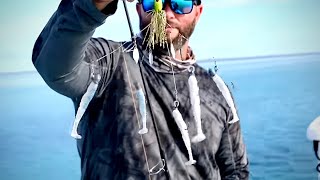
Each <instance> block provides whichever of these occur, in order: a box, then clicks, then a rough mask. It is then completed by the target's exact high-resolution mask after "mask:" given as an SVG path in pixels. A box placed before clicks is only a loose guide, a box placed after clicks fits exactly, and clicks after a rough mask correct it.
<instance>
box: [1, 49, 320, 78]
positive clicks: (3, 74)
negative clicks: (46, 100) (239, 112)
mask: <svg viewBox="0 0 320 180" xmlns="http://www.w3.org/2000/svg"><path fill="white" fill-rule="evenodd" d="M312 55H316V56H320V52H308V53H293V54H273V55H261V56H246V57H229V58H214V57H213V58H211V59H203V60H198V63H200V64H202V63H212V62H214V61H217V62H228V61H241V60H242V61H243V60H245V61H250V60H258V59H270V58H282V57H297V56H312ZM34 73H37V71H35V70H30V71H7V72H6V71H4V72H0V76H5V75H18V74H34Z"/></svg>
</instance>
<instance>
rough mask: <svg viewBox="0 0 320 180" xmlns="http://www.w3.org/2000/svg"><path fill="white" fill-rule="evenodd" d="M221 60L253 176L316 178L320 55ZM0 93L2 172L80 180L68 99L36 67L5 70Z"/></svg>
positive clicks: (2, 175) (12, 176)
mask: <svg viewBox="0 0 320 180" xmlns="http://www.w3.org/2000/svg"><path fill="white" fill-rule="evenodd" d="M200 65H202V66H203V67H204V68H213V67H214V65H215V63H214V60H212V61H206V62H200ZM217 66H218V74H219V75H220V76H221V77H222V78H223V79H224V80H225V82H226V84H228V86H229V87H230V89H231V91H232V93H233V96H234V99H235V102H236V106H237V108H238V112H239V116H240V122H241V127H242V132H243V135H244V141H245V143H246V146H247V150H248V158H249V161H250V173H251V174H250V179H252V180H264V179H266V180H269V179H271V180H312V179H317V173H316V171H315V168H316V165H317V160H316V158H315V155H314V152H313V147H312V142H311V141H309V140H307V138H306V130H307V127H308V125H309V124H310V123H311V121H312V120H314V119H315V118H316V117H317V116H319V115H320V103H319V101H320V93H319V92H320V54H309V55H300V56H280V57H276V56H275V57H264V58H256V59H255V58H250V59H238V60H237V59H234V60H228V61H225V60H224V61H222V60H217ZM0 99H1V103H0V113H1V118H0V139H1V142H0V179H1V180H20V179H27V180H29V179H30V180H44V179H46V180H51V179H68V180H72V179H80V160H79V157H78V154H77V150H76V144H75V141H74V139H73V138H71V136H70V132H71V127H72V122H73V118H74V110H73V104H72V102H71V100H69V99H68V98H66V97H64V96H62V95H60V94H58V93H56V92H54V91H53V90H51V89H50V88H49V87H47V86H46V84H45V83H44V82H43V80H42V79H41V77H40V76H39V75H38V74H37V73H36V72H21V73H1V74H0Z"/></svg>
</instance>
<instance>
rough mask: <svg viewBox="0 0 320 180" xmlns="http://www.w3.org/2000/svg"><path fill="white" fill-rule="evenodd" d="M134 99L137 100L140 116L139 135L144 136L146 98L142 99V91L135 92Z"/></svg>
mask: <svg viewBox="0 0 320 180" xmlns="http://www.w3.org/2000/svg"><path fill="white" fill-rule="evenodd" d="M136 97H137V98H138V103H139V111H140V115H141V122H142V129H140V130H139V132H138V133H139V134H146V133H147V132H148V129H147V112H146V98H145V97H144V94H143V91H142V89H139V90H138V91H137V94H136Z"/></svg>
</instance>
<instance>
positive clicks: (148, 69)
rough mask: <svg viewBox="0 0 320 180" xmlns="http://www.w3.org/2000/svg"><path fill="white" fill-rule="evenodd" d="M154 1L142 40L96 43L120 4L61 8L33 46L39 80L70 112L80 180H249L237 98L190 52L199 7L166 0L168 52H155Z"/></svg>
mask: <svg viewBox="0 0 320 180" xmlns="http://www.w3.org/2000/svg"><path fill="white" fill-rule="evenodd" d="M130 1H132V0H130ZM155 1H156V2H158V3H159V1H160V0H140V1H138V2H137V4H136V10H137V13H138V15H139V19H140V30H141V32H140V33H139V34H137V35H136V36H134V37H132V41H130V42H115V41H112V40H108V39H105V38H93V37H92V35H93V33H94V31H95V29H96V28H98V27H99V26H101V25H103V24H104V23H105V19H106V18H107V17H108V16H111V15H113V14H114V13H115V12H116V10H117V5H118V0H62V1H61V3H60V5H59V7H58V9H57V11H56V12H55V13H54V14H53V16H52V17H51V19H50V20H49V22H48V23H47V25H46V26H45V28H44V29H43V31H42V32H41V34H40V36H39V37H38V39H37V41H36V43H35V46H34V49H33V56H32V61H33V63H34V65H35V67H36V69H37V70H38V72H39V74H40V75H41V76H42V78H43V79H44V81H45V82H46V83H47V84H48V86H49V87H51V88H52V89H53V90H55V91H56V92H58V93H60V94H62V95H64V96H67V97H68V98H70V99H71V100H72V101H73V103H74V106H75V110H76V117H75V119H76V120H75V124H74V129H73V132H72V136H73V137H75V138H76V139H77V147H78V152H79V155H80V157H81V179H88V180H100V179H106V180H111V179H116V180H122V179H128V180H129V179H130V180H140V179H173V180H188V179H189V180H200V179H214V180H219V179H232V180H235V179H248V176H249V171H248V159H247V156H246V148H245V145H244V142H243V138H242V133H241V129H240V122H239V117H238V114H237V110H236V108H235V103H234V102H233V99H232V96H231V93H230V91H229V90H228V88H227V86H226V85H225V84H224V82H223V81H222V80H221V78H220V77H219V76H218V75H217V74H215V73H214V72H212V71H207V70H205V69H203V68H202V67H200V66H199V65H198V64H197V62H196V57H195V53H194V52H193V51H192V49H191V48H190V46H189V38H190V36H191V35H192V33H193V31H194V29H195V26H196V24H197V22H198V21H199V18H200V16H201V14H202V10H203V4H201V0H163V1H162V5H163V6H162V9H161V10H162V12H164V13H165V20H166V26H165V30H164V31H165V37H166V38H165V42H166V43H165V46H163V45H162V46H161V45H160V44H157V43H155V44H154V46H153V47H152V48H150V46H148V45H147V43H148V42H149V40H150V39H148V38H147V37H149V35H150V26H149V24H150V21H151V18H152V12H153V10H154V7H155V6H154V4H155ZM80 120H81V121H80Z"/></svg>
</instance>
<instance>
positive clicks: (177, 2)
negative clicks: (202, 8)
mask: <svg viewBox="0 0 320 180" xmlns="http://www.w3.org/2000/svg"><path fill="white" fill-rule="evenodd" d="M192 7H193V1H192V0H171V9H172V11H174V12H175V13H177V14H188V13H190V12H191V11H192Z"/></svg>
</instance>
